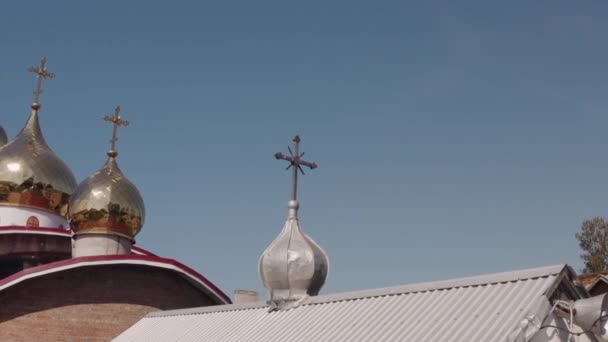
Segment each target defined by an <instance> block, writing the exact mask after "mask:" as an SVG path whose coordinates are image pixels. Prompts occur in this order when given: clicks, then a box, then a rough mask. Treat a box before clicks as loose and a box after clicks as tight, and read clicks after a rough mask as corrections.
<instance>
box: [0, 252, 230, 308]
mask: <svg viewBox="0 0 608 342" xmlns="http://www.w3.org/2000/svg"><path fill="white" fill-rule="evenodd" d="M129 260H133V261H149V262H157V263H164V264H169V265H172V266H175V267H177V268H179V269H181V270H182V271H184V272H185V273H187V274H188V275H190V276H192V277H193V278H196V279H197V280H199V281H201V282H202V283H203V284H205V285H206V286H208V287H209V288H210V289H211V290H213V291H214V292H215V293H217V294H218V295H219V296H220V297H221V299H223V300H224V301H225V302H226V303H228V304H230V303H232V301H231V300H230V298H229V297H228V296H226V294H225V293H224V292H222V290H220V289H219V288H218V287H217V286H215V284H213V283H212V282H211V281H209V280H208V279H207V278H205V277H204V276H203V275H202V274H200V273H198V272H196V271H195V270H193V269H191V268H190V267H188V266H186V265H184V264H182V263H180V262H179V261H175V260H173V259H166V258H161V257H157V256H152V255H137V254H124V255H96V256H87V257H80V258H72V259H66V260H61V261H56V262H52V263H49V264H44V265H40V266H36V267H31V268H28V269H25V270H23V271H20V272H17V273H15V274H13V275H11V276H8V277H6V278H4V279H2V280H0V286H2V285H6V284H8V283H10V282H13V281H15V280H18V279H19V278H22V277H23V276H26V275H35V274H36V273H40V272H44V271H49V270H52V269H54V268H60V267H63V266H69V265H76V264H79V263H83V262H93V261H129ZM44 274H47V273H44Z"/></svg>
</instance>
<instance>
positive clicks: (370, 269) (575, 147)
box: [0, 1, 608, 294]
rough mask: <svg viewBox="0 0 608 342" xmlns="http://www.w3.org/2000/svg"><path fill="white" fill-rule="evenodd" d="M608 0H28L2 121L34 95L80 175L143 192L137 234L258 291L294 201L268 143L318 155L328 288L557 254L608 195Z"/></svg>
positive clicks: (9, 60)
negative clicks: (116, 112) (265, 260)
mask: <svg viewBox="0 0 608 342" xmlns="http://www.w3.org/2000/svg"><path fill="white" fill-rule="evenodd" d="M607 16H608V3H607V2H605V1H590V2H585V3H581V2H573V1H534V2H530V1H511V2H508V4H507V3H492V4H491V3H489V2H486V1H479V2H468V3H465V2H460V3H459V4H458V5H455V4H454V3H453V2H447V1H444V2H432V1H425V2H418V3H414V2H406V1H367V2H363V1H319V2H317V1H304V2H303V1H299V2H290V1H274V2H265V1H256V2H252V1H242V2H241V1H222V2H219V1H218V2H206V1H196V2H195V1H191V2H184V1H174V2H171V3H169V2H153V1H146V2H144V1H132V2H129V3H127V2H125V1H103V2H95V3H92V2H78V1H69V2H68V1H57V2H53V3H52V4H50V3H48V2H42V1H39V2H38V1H20V2H11V3H10V4H4V5H3V8H2V10H1V11H0V43H1V45H0V52H1V53H0V99H2V100H1V101H0V113H2V114H1V115H0V124H1V125H2V126H3V127H4V128H5V129H6V130H7V133H8V135H9V136H10V137H14V135H15V134H16V133H17V132H18V130H19V129H20V128H21V127H22V125H23V124H24V122H25V120H26V118H27V115H28V113H29V110H28V109H29V104H30V103H31V101H32V95H31V91H32V89H33V87H34V85H35V80H34V78H33V77H32V75H30V74H28V73H27V72H25V69H26V68H27V67H28V66H29V65H34V64H36V63H38V62H39V60H40V57H41V56H42V55H46V56H47V57H48V67H49V70H51V71H54V72H55V73H57V75H58V76H57V78H56V79H54V80H51V81H49V82H47V83H46V86H45V93H44V94H43V95H42V104H43V108H42V112H41V124H42V127H43V130H44V132H45V136H46V138H47V141H48V142H49V144H50V145H51V147H52V148H53V149H54V150H55V152H56V153H57V154H58V155H59V156H61V158H62V159H64V160H65V161H66V162H67V163H68V165H70V167H71V168H72V170H73V172H74V174H75V175H76V177H77V179H78V180H82V179H84V178H85V177H86V176H88V175H89V174H91V173H92V172H94V171H95V170H97V169H98V168H99V167H101V165H102V164H103V162H104V161H105V151H106V150H107V149H108V140H109V139H110V137H111V127H109V125H107V124H105V123H104V122H103V121H102V120H101V116H102V115H103V114H109V113H112V111H113V108H114V107H115V106H116V105H117V104H120V105H121V107H122V109H123V118H125V119H127V120H129V121H131V125H130V126H129V127H127V128H123V129H120V131H119V137H120V141H119V143H118V150H119V152H120V155H119V164H120V165H121V168H122V170H123V171H124V173H125V174H126V175H127V176H128V177H129V178H130V179H131V180H132V181H133V182H134V183H135V184H136V185H137V186H138V187H139V189H140V191H141V193H142V195H143V196H144V199H145V202H146V209H147V218H146V224H145V226H144V229H143V231H142V232H141V233H140V235H139V236H138V238H137V243H138V245H141V246H142V247H144V248H147V249H150V250H151V251H153V252H156V253H158V254H160V255H162V256H167V257H171V258H174V259H177V260H180V261H181V262H183V263H185V264H187V265H189V266H191V267H193V268H195V269H196V270H198V271H200V272H201V273H203V274H204V275H205V276H207V277H208V278H209V279H210V280H212V281H213V282H215V283H216V284H217V285H219V286H220V287H221V288H222V289H223V290H224V291H225V292H227V293H229V294H231V292H232V291H233V290H234V289H235V288H244V289H253V290H258V291H263V288H262V285H261V282H260V280H259V277H258V274H257V261H258V257H259V255H260V254H261V252H262V251H263V250H264V249H265V248H266V247H267V245H268V244H269V243H270V242H271V240H272V239H273V238H274V237H275V236H276V235H277V234H278V232H279V230H280V229H281V228H282V226H283V223H284V220H285V218H286V215H287V208H286V205H287V200H288V197H289V192H290V184H289V182H290V175H289V173H288V172H286V171H285V170H284V168H285V166H286V165H284V163H281V162H278V161H276V160H274V158H273V154H274V153H275V152H278V151H283V152H284V151H285V150H286V146H287V145H288V144H289V143H290V139H291V138H292V137H293V135H295V134H300V135H301V137H302V150H304V151H306V152H307V158H308V159H309V160H312V161H315V162H317V163H318V164H319V168H318V169H317V170H314V171H312V172H309V173H307V175H306V176H305V177H303V178H302V180H301V183H300V184H301V185H300V191H299V197H300V201H301V210H300V214H301V224H302V227H303V229H304V230H305V231H306V232H307V233H308V234H309V235H310V236H312V237H313V238H314V239H315V240H316V241H317V242H319V244H320V245H321V246H323V247H324V249H325V250H326V251H327V253H328V255H329V257H330V262H331V269H330V276H329V279H328V281H327V284H326V286H325V288H324V290H323V291H324V292H336V291H346V290H354V289H362V288H369V287H382V286H388V285H397V284H402V283H411V282H418V281H427V280H436V279H445V278H449V277H458V276H467V275H474V274H479V273H485V272H498V271H507V270H512V269H519V268H527V267H535V266H542V265H548V264H557V263H569V264H571V265H573V266H574V267H575V268H576V269H578V268H580V267H581V265H582V264H581V262H580V259H579V256H578V255H579V253H580V251H579V249H578V245H577V242H576V240H575V238H574V234H575V232H577V231H578V229H579V227H580V224H581V222H582V221H583V220H584V219H585V218H590V217H593V216H606V213H607V212H608V179H607V175H608V159H607V158H606V157H607V147H608V142H607V141H606V131H607V128H608V96H607V95H608V82H607V81H606V80H608V67H607V62H606V61H608V47H607V46H606V44H605V37H606V34H607V33H608V21H606V20H605V18H606V17H607Z"/></svg>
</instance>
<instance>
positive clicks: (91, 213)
mask: <svg viewBox="0 0 608 342" xmlns="http://www.w3.org/2000/svg"><path fill="white" fill-rule="evenodd" d="M119 113H120V107H117V108H116V114H115V116H114V117H106V118H107V121H111V122H112V123H114V137H113V139H112V149H111V150H110V151H108V160H107V161H106V163H105V164H104V165H103V167H102V168H101V169H100V170H99V171H97V172H95V173H94V174H93V175H91V176H89V177H88V178H87V179H85V180H84V181H82V183H80V184H79V185H78V187H77V188H76V190H75V191H74V194H73V195H72V199H71V201H70V206H69V215H68V221H69V223H70V226H71V227H72V230H73V231H74V235H79V234H110V235H117V236H122V237H126V238H129V239H131V240H133V239H134V238H135V235H137V233H139V231H140V230H141V227H142V226H143V224H144V217H145V214H146V210H145V207H144V201H143V199H142V197H141V194H140V193H139V190H137V188H136V187H135V185H133V183H131V181H129V180H128V179H127V178H126V177H125V176H124V175H123V173H122V171H120V168H119V167H118V164H117V163H116V156H117V155H118V153H117V152H116V150H115V143H116V140H117V138H116V127H117V126H119V125H121V124H122V125H126V124H128V122H127V121H121V120H120V114H119Z"/></svg>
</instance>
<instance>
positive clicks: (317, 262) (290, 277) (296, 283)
mask: <svg viewBox="0 0 608 342" xmlns="http://www.w3.org/2000/svg"><path fill="white" fill-rule="evenodd" d="M293 142H294V150H293V151H292V150H291V148H288V149H289V153H290V155H288V156H285V155H283V154H282V153H276V154H275V158H277V159H281V160H287V161H289V163H290V164H289V166H288V167H287V168H288V169H289V168H290V167H293V180H292V182H293V183H292V193H291V199H290V201H289V202H288V205H287V207H288V209H289V214H288V216H287V222H285V226H284V227H283V230H282V231H281V232H280V233H279V236H277V238H276V239H275V240H274V241H273V242H272V243H271V244H270V246H268V248H267V249H266V250H265V251H264V253H262V256H261V257H260V262H259V268H260V277H261V278H262V282H263V283H264V287H266V288H267V289H268V292H269V295H270V303H271V308H272V309H275V308H276V309H289V308H293V307H296V306H298V305H299V304H300V303H301V302H302V301H303V300H305V299H306V298H307V297H308V296H316V295H317V294H318V293H319V291H320V290H321V287H322V286H323V284H324V283H325V279H326V278H327V273H328V269H329V261H328V258H327V255H326V254H325V251H323V249H322V248H321V247H319V245H317V243H315V242H314V241H313V240H312V239H311V238H310V237H309V236H308V235H306V234H305V233H304V232H303V231H302V230H301V228H300V224H299V222H298V209H299V208H300V204H299V202H298V200H297V183H298V173H299V172H302V174H304V171H303V170H302V165H304V166H307V167H309V168H310V169H315V168H316V167H317V164H315V163H312V162H308V161H305V160H302V159H301V158H302V156H304V153H302V154H300V151H299V143H300V137H299V136H297V135H296V136H295V138H294V139H293Z"/></svg>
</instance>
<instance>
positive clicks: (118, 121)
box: [103, 106, 129, 158]
mask: <svg viewBox="0 0 608 342" xmlns="http://www.w3.org/2000/svg"><path fill="white" fill-rule="evenodd" d="M103 120H104V121H107V122H111V123H112V126H113V129H112V140H110V143H111V144H112V145H111V147H110V150H109V151H108V156H109V157H112V158H114V157H116V156H117V155H118V152H116V142H117V141H118V137H117V136H116V135H117V134H116V133H117V131H118V127H120V126H129V121H127V120H122V117H121V116H120V106H116V108H115V109H114V115H104V117H103Z"/></svg>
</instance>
